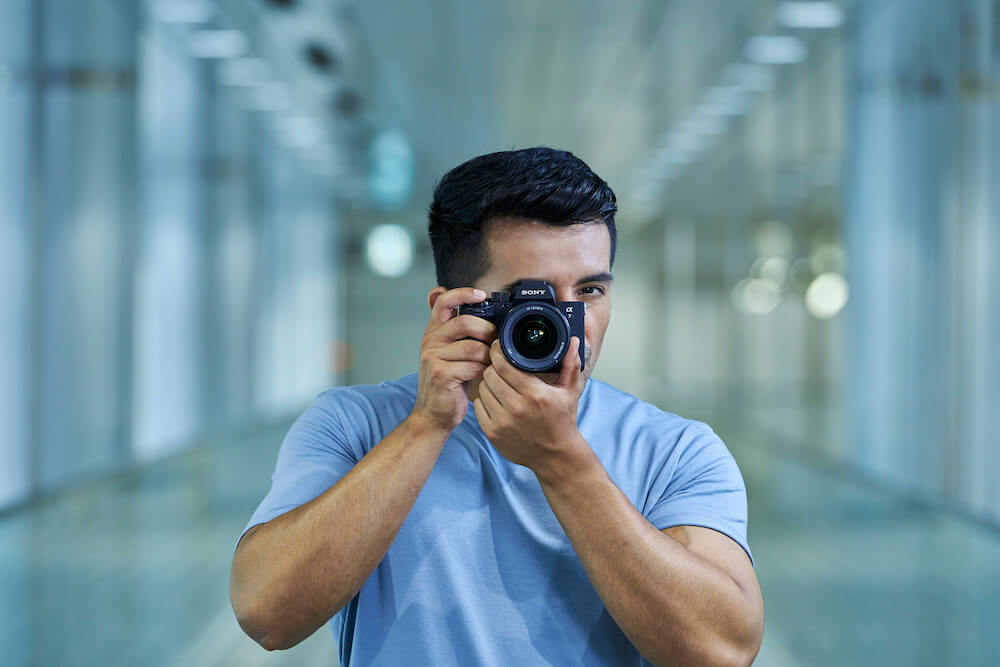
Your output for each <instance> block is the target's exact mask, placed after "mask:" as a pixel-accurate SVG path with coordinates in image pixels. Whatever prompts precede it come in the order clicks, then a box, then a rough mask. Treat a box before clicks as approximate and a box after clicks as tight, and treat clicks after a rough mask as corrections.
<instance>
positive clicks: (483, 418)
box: [472, 398, 491, 426]
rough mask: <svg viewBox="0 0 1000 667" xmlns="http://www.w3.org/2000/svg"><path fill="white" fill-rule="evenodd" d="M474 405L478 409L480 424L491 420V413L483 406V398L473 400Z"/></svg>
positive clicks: (477, 414) (477, 416) (477, 415)
mask: <svg viewBox="0 0 1000 667" xmlns="http://www.w3.org/2000/svg"><path fill="white" fill-rule="evenodd" d="M472 407H473V409H474V410H475V411H476V421H478V422H479V425H480V426H482V425H483V424H485V423H488V422H490V421H491V419H490V413H489V412H487V411H486V408H485V407H484V406H483V399H481V398H477V399H476V400H474V401H473V402H472Z"/></svg>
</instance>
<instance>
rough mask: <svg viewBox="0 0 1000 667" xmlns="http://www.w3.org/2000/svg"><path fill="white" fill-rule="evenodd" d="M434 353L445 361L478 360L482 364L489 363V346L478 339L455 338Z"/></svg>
mask: <svg viewBox="0 0 1000 667" xmlns="http://www.w3.org/2000/svg"><path fill="white" fill-rule="evenodd" d="M435 353H436V354H437V355H438V358H440V359H444V360H445V361H478V362H479V363H481V364H483V365H489V363H490V346H489V345H487V344H486V343H483V342H482V341H478V340H457V341H455V342H453V343H449V344H447V345H445V346H444V347H442V348H440V349H439V350H436V351H435Z"/></svg>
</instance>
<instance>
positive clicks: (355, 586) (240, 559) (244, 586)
mask: <svg viewBox="0 0 1000 667" xmlns="http://www.w3.org/2000/svg"><path fill="white" fill-rule="evenodd" d="M447 437H448V431H442V430H441V429H440V428H439V427H437V426H435V425H434V424H432V423H430V422H428V421H426V420H425V419H422V418H420V417H418V416H414V415H411V416H410V417H408V418H407V419H406V420H404V421H403V423H402V424H400V425H399V426H398V427H397V428H396V429H395V430H394V431H392V433H390V434H389V435H388V436H386V438H385V439H384V440H382V442H380V443H379V444H378V445H376V446H375V447H374V448H373V449H372V451H371V452H369V454H368V455H367V456H365V457H364V458H363V459H361V461H360V462H359V463H358V464H357V465H356V466H354V468H352V469H351V471H350V472H349V473H347V475H345V476H344V477H343V478H342V479H341V480H340V481H339V482H337V483H336V484H334V485H333V486H332V487H330V488H329V489H328V490H327V491H326V492H324V493H323V494H322V495H320V496H319V497H317V498H315V499H314V500H312V501H310V502H308V503H306V504H305V505H302V506H301V507H298V508H296V509H294V510H291V511H290V512H287V513H286V514H282V515H281V516H279V517H277V518H275V519H273V520H271V521H269V522H268V523H266V524H262V525H260V526H256V527H255V528H254V529H251V531H250V532H248V533H247V535H246V536H245V537H244V538H243V540H242V541H241V542H240V544H239V546H238V547H237V549H236V555H235V556H234V558H233V568H232V572H231V575H230V591H231V599H232V604H233V609H234V610H235V611H236V617H237V619H238V620H239V622H240V625H241V626H242V627H243V629H244V630H245V631H246V633H247V634H249V635H250V636H251V637H253V638H254V639H255V640H256V641H257V642H258V643H259V644H260V645H261V646H263V647H264V648H266V649H268V650H273V649H284V648H289V647H291V646H294V645H296V644H298V643H299V642H300V641H302V640H303V639H305V638H307V637H308V636H309V635H311V634H312V633H313V632H315V631H316V629H317V628H319V627H320V626H321V625H323V624H324V623H326V622H327V621H328V620H329V619H330V617H332V616H333V615H334V614H335V613H336V612H337V610H339V609H340V608H341V607H343V606H344V605H345V604H347V603H348V602H349V601H350V600H351V598H353V597H354V596H355V595H356V594H357V592H358V591H359V590H360V589H361V586H362V584H364V582H365V581H367V579H368V577H369V576H371V573H372V572H373V571H374V570H375V567H376V566H378V564H379V562H380V561H381V560H382V558H383V556H385V553H386V551H388V549H389V545H391V544H392V541H393V539H395V537H396V533H397V532H399V528H400V526H402V525H403V521H404V520H405V519H406V516H407V515H408V514H409V513H410V509H411V508H412V507H413V503H414V501H415V500H416V498H417V495H418V494H419V493H420V489H421V488H423V485H424V482H426V481H427V477H428V476H429V475H430V472H431V469H432V468H433V466H434V462H435V461H436V460H437V457H438V454H439V453H440V452H441V448H442V446H443V445H444V442H445V440H446V439H447Z"/></svg>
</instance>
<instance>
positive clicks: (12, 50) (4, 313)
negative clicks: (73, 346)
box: [0, 0, 35, 506]
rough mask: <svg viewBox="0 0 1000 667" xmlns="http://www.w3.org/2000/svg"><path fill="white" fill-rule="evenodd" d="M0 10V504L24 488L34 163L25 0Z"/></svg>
mask: <svg viewBox="0 0 1000 667" xmlns="http://www.w3.org/2000/svg"><path fill="white" fill-rule="evenodd" d="M0 12H2V13H3V16H4V20H3V21H0V128H3V131H0V322H2V323H3V325H2V326H0V506H3V505H5V504H7V503H10V502H13V501H16V500H18V499H20V498H23V497H25V496H26V495H27V494H28V492H29V489H30V487H31V478H32V468H31V463H30V459H29V449H28V433H29V419H30V413H29V409H30V407H29V406H30V400H31V384H30V382H29V380H30V377H31V358H32V348H31V344H30V336H29V332H30V330H31V327H30V322H31V320H32V317H33V316H34V312H33V310H32V303H31V299H30V297H29V286H30V285H31V284H32V281H33V280H34V272H33V268H34V262H33V261H32V255H33V253H34V247H35V244H34V240H33V238H32V236H33V232H34V230H35V226H34V224H33V221H34V203H35V199H34V197H33V196H32V195H33V191H32V178H31V177H32V174H33V173H34V165H35V161H34V160H33V159H32V155H33V149H34V148H35V146H34V145H33V143H32V139H33V137H32V133H31V117H32V111H33V105H34V104H35V98H34V96H33V86H32V85H31V80H32V69H31V62H32V41H31V34H32V20H31V19H32V17H31V3H30V2H29V0H3V2H0Z"/></svg>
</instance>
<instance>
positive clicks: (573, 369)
mask: <svg viewBox="0 0 1000 667" xmlns="http://www.w3.org/2000/svg"><path fill="white" fill-rule="evenodd" d="M579 374H580V339H579V338H577V337H576V336H573V337H572V338H571V339H570V341H569V349H568V350H566V356H565V357H563V361H562V368H560V369H559V380H558V381H557V382H556V384H558V385H559V386H560V387H571V386H573V384H574V380H576V379H577V378H576V377H575V376H576V375H579Z"/></svg>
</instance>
